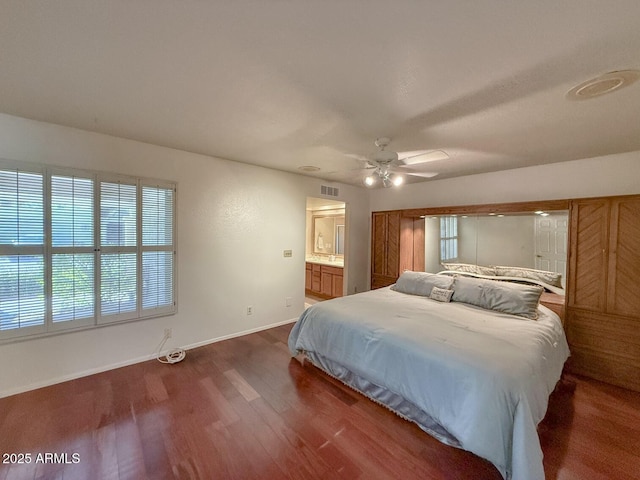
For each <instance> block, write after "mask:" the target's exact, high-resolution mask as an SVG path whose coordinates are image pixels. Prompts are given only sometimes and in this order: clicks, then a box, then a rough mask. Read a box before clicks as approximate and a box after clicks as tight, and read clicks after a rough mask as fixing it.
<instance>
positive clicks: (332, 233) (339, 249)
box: [313, 215, 344, 255]
mask: <svg viewBox="0 0 640 480" xmlns="http://www.w3.org/2000/svg"><path fill="white" fill-rule="evenodd" d="M313 253H317V254H325V255H344V215H341V216H339V215H327V216H314V217H313Z"/></svg>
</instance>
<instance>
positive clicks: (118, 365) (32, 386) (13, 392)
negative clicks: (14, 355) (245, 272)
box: [0, 317, 298, 398]
mask: <svg viewBox="0 0 640 480" xmlns="http://www.w3.org/2000/svg"><path fill="white" fill-rule="evenodd" d="M297 320H298V318H297V317H296V318H291V319H288V320H283V321H281V322H276V323H272V324H269V325H264V326H261V327H256V328H251V329H249V330H243V331H241V332H237V333H232V334H229V335H223V336H222V337H216V338H210V339H208V340H203V341H202V342H196V343H192V344H189V345H186V346H183V347H182V348H183V349H185V350H192V349H194V348H198V347H204V346H205V345H210V344H212V343H217V342H222V341H224V340H229V339H232V338H236V337H242V336H244V335H250V334H252V333H257V332H261V331H263V330H269V329H270V328H275V327H280V326H282V325H287V324H289V323H294V322H295V321H297ZM155 358H156V353H155V352H154V353H151V354H149V355H144V356H141V357H136V358H132V359H130V360H125V361H122V362H117V363H112V364H109V365H104V366H102V367H97V368H91V369H89V370H83V371H81V372H76V373H72V374H69V375H63V376H60V377H56V378H52V379H49V380H45V381H42V382H35V383H32V384H29V385H23V386H20V387H17V388H10V389H7V390H2V391H0V398H4V397H10V396H11V395H17V394H19V393H24V392H29V391H31V390H37V389H38V388H44V387H49V386H51V385H56V384H58V383H63V382H68V381H70V380H75V379H77V378H82V377H88V376H90V375H95V374H97V373H102V372H106V371H108V370H115V369H116V368H122V367H127V366H129V365H135V364H136V363H142V362H147V361H149V360H154V359H155Z"/></svg>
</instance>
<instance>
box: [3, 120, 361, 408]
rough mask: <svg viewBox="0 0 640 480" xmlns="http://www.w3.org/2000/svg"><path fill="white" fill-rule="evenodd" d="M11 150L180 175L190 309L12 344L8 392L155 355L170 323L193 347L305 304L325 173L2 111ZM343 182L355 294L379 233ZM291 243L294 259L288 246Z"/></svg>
mask: <svg viewBox="0 0 640 480" xmlns="http://www.w3.org/2000/svg"><path fill="white" fill-rule="evenodd" d="M0 157H1V158H5V159H9V160H21V161H29V162H34V163H46V164H53V165H58V166H68V167H80V168H87V169H94V170H100V171H106V172H117V173H122V174H129V175H140V176H149V177H154V178H159V179H167V180H172V181H176V182H177V183H178V193H177V222H178V223H177V245H178V256H177V272H178V313H177V314H176V315H173V316H169V317H162V318H157V319H151V320H142V321H137V322H133V323H127V324H121V325H114V326H108V327H102V328H99V329H94V330H88V331H83V332H76V333H66V334H62V335H56V336H51V337H46V338H41V339H33V340H24V341H20V342H17V343H10V344H3V345H0V356H2V358H4V363H3V367H2V368H1V369H0V396H4V395H9V394H12V393H17V392H20V391H24V390H27V389H30V388H35V387H38V386H43V385H47V384H51V383H55V382H58V381H62V380H65V379H70V378H74V377H78V376H81V375H85V374H89V373H93V372H97V371H101V370H106V369H109V368H113V367H117V366H121V365H126V364H128V363H133V362H136V361H140V360H144V359H147V358H149V356H150V355H151V354H153V352H154V350H155V348H156V347H157V345H158V343H159V342H160V340H161V339H162V335H163V329H164V328H165V327H171V328H172V329H173V338H172V339H171V340H170V342H171V344H169V345H167V347H176V346H193V345H199V344H203V343H208V342H211V341H214V340H217V339H222V338H227V337H229V336H235V335H238V334H240V333H243V332H249V331H254V330H258V329H262V328H265V327H267V326H269V325H274V324H278V323H282V322H287V321H291V320H293V319H296V318H297V317H298V316H299V314H300V313H301V311H302V309H303V306H304V268H305V266H304V253H305V211H306V198H307V197H308V196H314V197H321V195H320V185H321V183H323V182H321V181H319V180H316V179H313V178H310V177H304V176H300V175H295V174H288V173H284V172H280V171H275V170H270V169H266V168H261V167H254V166H250V165H246V164H242V163H237V162H231V161H226V160H221V159H217V158H212V157H206V156H203V155H196V154H191V153H187V152H182V151H178V150H172V149H168V148H164V147H158V146H154V145H149V144H145V143H141V142H134V141H130V140H125V139H121V138H116V137H110V136H107V135H100V134H95V133H89V132H86V131H82V130H77V129H72V128H66V127H61V126H58V125H52V124H46V123H41V122H35V121H31V120H25V119H22V118H17V117H11V116H8V115H2V114H0ZM324 183H325V184H328V183H327V182H324ZM335 186H339V187H340V197H339V198H337V199H335V200H341V201H344V202H346V203H347V204H348V212H349V213H348V214H349V215H350V218H349V220H350V223H349V236H350V238H348V239H347V249H350V250H348V259H349V263H348V264H347V265H346V269H345V277H346V279H345V281H346V282H347V290H348V291H349V292H350V293H352V292H353V291H355V290H356V289H359V290H363V289H364V288H365V287H366V285H367V282H368V280H367V272H368V266H367V262H368V257H367V253H366V251H365V252H362V249H359V248H355V246H357V245H360V244H362V242H365V243H368V216H369V210H368V192H366V191H365V190H364V189H360V188H355V187H349V186H347V185H335ZM286 249H290V250H293V257H292V258H285V257H283V250H286ZM287 297H291V299H292V306H291V307H286V306H285V298H287ZM248 305H251V306H253V315H250V316H248V315H246V307H247V306H248Z"/></svg>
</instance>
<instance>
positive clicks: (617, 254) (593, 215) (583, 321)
mask: <svg viewBox="0 0 640 480" xmlns="http://www.w3.org/2000/svg"><path fill="white" fill-rule="evenodd" d="M639 252H640V195H634V196H625V197H606V198H594V199H580V200H573V201H572V202H571V231H570V256H569V283H568V292H567V319H566V325H565V328H566V332H567V339H568V341H569V347H570V349H571V357H570V359H569V361H568V367H569V368H570V370H571V371H573V372H575V373H578V374H582V375H586V376H588V377H591V378H595V379H598V380H602V381H604V382H608V383H613V384H615V385H619V386H622V387H626V388H630V389H633V390H636V391H640V295H638V293H637V285H638V282H639V281H640V253H639Z"/></svg>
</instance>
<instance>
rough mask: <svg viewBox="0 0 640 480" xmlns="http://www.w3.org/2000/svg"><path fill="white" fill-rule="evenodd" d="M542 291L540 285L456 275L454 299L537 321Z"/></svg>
mask: <svg viewBox="0 0 640 480" xmlns="http://www.w3.org/2000/svg"><path fill="white" fill-rule="evenodd" d="M543 290H544V289H543V288H542V287H540V286H538V285H520V284H517V283H509V282H499V281H496V280H484V279H480V278H470V277H456V278H455V281H454V284H453V297H452V300H453V301H454V302H463V303H468V304H470V305H475V306H477V307H482V308H486V309H487V310H495V311H497V312H503V313H509V314H511V315H517V316H519V317H524V318H529V319H531V320H535V319H537V318H538V302H539V301H540V295H542V292H543Z"/></svg>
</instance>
